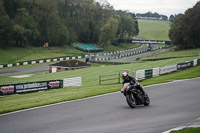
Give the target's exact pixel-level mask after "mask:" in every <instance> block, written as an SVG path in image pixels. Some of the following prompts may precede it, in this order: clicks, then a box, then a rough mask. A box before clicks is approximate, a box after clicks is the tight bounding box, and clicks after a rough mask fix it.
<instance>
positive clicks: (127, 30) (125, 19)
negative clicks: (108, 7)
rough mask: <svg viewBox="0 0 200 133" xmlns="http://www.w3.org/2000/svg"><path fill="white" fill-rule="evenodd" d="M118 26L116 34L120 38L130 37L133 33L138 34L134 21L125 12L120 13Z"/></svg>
mask: <svg viewBox="0 0 200 133" xmlns="http://www.w3.org/2000/svg"><path fill="white" fill-rule="evenodd" d="M119 19H120V20H119V28H118V36H119V37H120V38H132V37H133V36H134V35H136V34H138V30H137V29H136V27H137V26H136V24H137V23H135V22H136V21H134V19H133V18H132V17H130V16H128V15H126V14H125V13H122V14H121V16H120V18H119Z"/></svg>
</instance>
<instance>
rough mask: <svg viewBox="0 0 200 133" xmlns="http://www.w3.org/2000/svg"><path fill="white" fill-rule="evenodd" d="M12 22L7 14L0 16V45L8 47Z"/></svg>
mask: <svg viewBox="0 0 200 133" xmlns="http://www.w3.org/2000/svg"><path fill="white" fill-rule="evenodd" d="M13 26H14V22H13V21H12V20H11V19H10V18H9V17H8V16H7V15H5V16H0V47H3V48H5V47H9V46H11V45H12V40H13V38H14V37H13V36H14V35H13Z"/></svg>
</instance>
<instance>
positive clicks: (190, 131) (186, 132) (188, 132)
mask: <svg viewBox="0 0 200 133" xmlns="http://www.w3.org/2000/svg"><path fill="white" fill-rule="evenodd" d="M170 133H200V127H197V128H185V129H182V130H178V131H171V132H170Z"/></svg>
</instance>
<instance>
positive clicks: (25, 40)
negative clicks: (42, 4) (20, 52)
mask: <svg viewBox="0 0 200 133" xmlns="http://www.w3.org/2000/svg"><path fill="white" fill-rule="evenodd" d="M14 21H15V23H16V25H15V26H14V31H15V39H16V45H17V46H26V45H27V44H32V43H34V40H36V39H37V38H38V37H39V31H38V29H37V22H36V21H35V20H34V19H33V17H32V16H30V14H29V12H28V11H27V10H26V9H25V8H22V9H18V10H17V13H16V16H15V18H14ZM19 40H21V41H19Z"/></svg>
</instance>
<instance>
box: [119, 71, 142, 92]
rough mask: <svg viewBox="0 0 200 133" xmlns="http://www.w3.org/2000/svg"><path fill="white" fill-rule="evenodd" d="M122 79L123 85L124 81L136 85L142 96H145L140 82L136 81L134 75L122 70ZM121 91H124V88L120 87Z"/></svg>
mask: <svg viewBox="0 0 200 133" xmlns="http://www.w3.org/2000/svg"><path fill="white" fill-rule="evenodd" d="M122 79H123V85H124V84H125V83H130V85H131V87H136V89H139V90H140V91H141V92H142V94H143V96H145V92H144V90H143V88H142V86H141V85H140V83H138V82H137V80H136V79H135V78H134V77H131V76H129V75H128V73H127V72H123V73H122ZM121 92H122V93H124V89H122V90H121Z"/></svg>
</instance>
